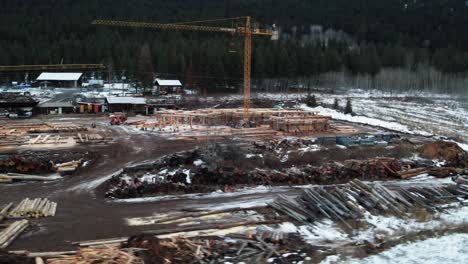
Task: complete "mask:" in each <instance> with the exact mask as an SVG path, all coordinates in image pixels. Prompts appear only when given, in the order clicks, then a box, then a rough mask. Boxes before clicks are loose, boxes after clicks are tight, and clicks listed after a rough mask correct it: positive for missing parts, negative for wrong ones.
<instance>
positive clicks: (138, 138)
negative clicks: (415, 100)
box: [0, 114, 433, 252]
mask: <svg viewBox="0 0 468 264" xmlns="http://www.w3.org/2000/svg"><path fill="white" fill-rule="evenodd" d="M149 119H151V118H148V117H141V116H137V117H130V118H129V120H128V121H127V122H129V123H132V122H134V121H141V120H149ZM44 123H50V124H59V123H66V124H69V123H73V124H74V125H77V126H82V127H84V128H86V129H87V131H88V132H87V133H88V134H99V135H104V138H106V139H108V140H107V141H106V142H104V144H87V143H86V142H85V141H86V140H82V139H81V137H77V133H76V132H73V133H72V137H73V138H74V139H73V140H74V142H72V143H70V144H68V143H67V144H64V145H63V146H59V145H57V144H53V143H52V144H44V145H39V146H37V147H36V146H34V144H32V143H31V141H34V137H31V139H29V141H28V142H29V143H26V144H22V145H21V146H20V147H18V148H11V147H0V155H1V154H12V153H15V152H16V153H18V154H19V155H21V153H23V152H24V151H30V152H34V151H51V152H54V151H68V152H75V151H76V152H92V153H94V154H93V155H92V158H89V159H90V160H89V162H88V163H87V164H86V165H85V166H82V167H80V168H79V169H78V170H76V171H75V172H73V173H72V174H71V175H63V177H62V179H60V180H56V181H48V182H42V181H38V182H27V181H24V182H15V183H12V184H0V193H1V196H0V204H6V203H9V202H13V203H19V202H20V201H21V200H22V199H24V198H26V197H29V198H36V197H41V198H48V199H49V200H51V201H56V202H58V204H59V209H58V210H57V213H56V215H55V216H54V217H47V218H43V219H32V220H31V222H32V227H31V228H30V229H28V230H27V232H25V233H24V234H23V235H22V236H21V237H19V238H18V239H16V240H15V242H14V243H13V244H12V245H11V246H10V247H9V248H8V250H28V251H38V252H41V251H60V250H70V249H74V248H76V247H75V246H73V245H72V242H75V241H85V240H95V239H106V238H119V237H129V236H132V235H135V234H139V233H141V232H144V231H148V230H155V229H156V230H158V228H162V226H161V225H158V224H156V223H154V224H152V223H149V224H148V223H146V224H129V219H130V221H131V219H134V220H135V221H140V220H141V219H140V218H145V217H148V216H151V215H158V214H161V215H164V214H169V215H170V214H175V213H182V212H187V211H193V210H197V209H198V210H206V209H207V208H211V209H213V210H215V209H216V208H226V205H231V206H232V208H234V207H235V206H236V205H242V204H249V203H250V204H255V203H256V202H263V203H265V201H268V202H270V201H273V200H274V199H275V198H277V197H278V195H279V194H281V195H286V196H289V197H294V196H297V195H299V194H300V193H301V192H302V191H303V188H302V187H300V186H296V185H294V186H292V185H288V184H279V185H278V186H274V187H267V188H266V191H265V190H263V191H256V190H255V188H253V190H252V191H251V192H248V191H247V192H242V191H239V192H237V190H236V189H233V190H229V193H228V195H211V196H210V195H206V194H205V195H202V194H194V195H178V194H175V195H168V196H164V197H152V196H151V195H148V196H143V197H140V198H141V199H136V200H133V201H127V200H126V199H117V200H116V199H109V198H107V197H106V191H107V189H106V188H107V186H106V182H107V181H108V180H109V179H111V178H112V177H113V176H116V175H119V174H121V173H122V170H123V169H124V168H126V167H132V166H136V165H141V164H151V163H154V162H156V161H157V160H158V159H159V158H161V157H163V156H165V155H171V154H174V153H178V152H183V151H189V150H193V149H196V148H206V147H207V145H213V144H216V143H220V144H238V143H239V142H247V143H249V144H251V143H252V142H269V141H271V140H277V141H281V140H283V139H284V138H285V137H284V136H278V137H267V138H266V137H264V136H262V137H256V136H246V137H243V136H235V137H233V136H220V135H219V134H208V133H207V134H204V133H205V132H204V131H203V130H200V131H198V132H196V136H194V135H193V134H188V135H187V134H184V131H176V132H174V131H167V132H166V133H164V132H163V133H161V131H154V130H142V129H141V128H138V127H135V126H132V125H120V126H111V125H110V124H109V118H108V116H105V115H92V114H89V115H85V116H83V115H69V116H66V117H62V118H59V117H53V116H41V117H40V118H33V119H27V120H15V121H11V120H0V125H1V126H2V127H3V126H4V127H6V126H8V125H15V124H20V125H21V124H24V125H28V124H44ZM332 126H334V127H346V130H345V131H344V132H341V133H339V135H343V136H353V135H370V134H384V133H394V134H395V133H396V132H395V131H390V130H385V129H382V128H376V127H373V126H368V125H364V124H356V123H350V122H347V121H338V120H333V121H332ZM58 133H60V132H58ZM396 134H399V133H396ZM67 135H69V136H70V135H71V134H70V133H68V134H67ZM83 135H84V133H83ZM336 135H337V133H335V132H323V133H316V134H313V135H308V136H302V135H301V136H298V138H318V137H324V138H326V137H330V136H336ZM401 135H402V136H403V135H404V137H405V138H406V139H407V140H409V141H413V142H419V143H424V142H431V141H433V140H432V139H430V138H428V137H424V136H417V135H409V134H401ZM52 137H53V136H51V138H52ZM43 138H44V137H42V139H43ZM58 138H60V137H58ZM287 138H291V137H287ZM58 140H59V139H57V141H58ZM40 141H41V138H39V139H38V142H40ZM46 141H47V140H45V139H44V142H46ZM404 144H405V143H402V144H401V145H397V147H396V149H395V148H394V149H393V150H390V149H386V146H384V145H381V146H380V145H375V146H358V147H354V148H346V149H342V148H340V147H336V146H334V147H330V148H324V149H322V150H320V152H319V153H320V155H317V156H316V158H314V160H310V161H309V162H308V163H311V164H313V165H317V166H319V165H321V164H322V163H325V162H327V161H332V162H343V161H345V160H349V159H356V160H366V159H373V158H376V157H377V156H380V157H382V156H386V154H388V153H393V154H392V155H393V158H402V157H406V156H408V155H409V154H411V153H410V151H409V150H407V149H406V147H405V145H404ZM32 146H33V147H32ZM245 154H247V153H243V154H242V155H245ZM383 180H388V179H383ZM393 181H395V182H398V181H400V180H399V179H393ZM252 187H254V186H252ZM130 200H131V199H130ZM228 207H229V206H228ZM253 207H255V206H253ZM232 221H239V219H237V220H236V217H233V220H232ZM173 226H175V225H171V224H170V223H169V224H167V225H164V228H168V229H170V228H171V227H173Z"/></svg>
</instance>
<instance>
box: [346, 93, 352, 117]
mask: <svg viewBox="0 0 468 264" xmlns="http://www.w3.org/2000/svg"><path fill="white" fill-rule="evenodd" d="M352 113H353V106H352V105H351V98H349V97H348V99H347V100H346V107H345V114H352Z"/></svg>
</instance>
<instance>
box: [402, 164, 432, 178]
mask: <svg viewBox="0 0 468 264" xmlns="http://www.w3.org/2000/svg"><path fill="white" fill-rule="evenodd" d="M427 171H428V170H427V168H425V167H422V168H415V169H409V170H401V171H399V172H398V173H397V174H398V176H399V177H400V178H402V179H408V178H411V177H415V176H418V175H421V174H423V173H426V172H427Z"/></svg>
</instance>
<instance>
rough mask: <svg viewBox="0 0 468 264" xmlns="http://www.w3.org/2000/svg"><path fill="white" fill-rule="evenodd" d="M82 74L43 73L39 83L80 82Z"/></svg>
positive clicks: (38, 79) (38, 78)
mask: <svg viewBox="0 0 468 264" xmlns="http://www.w3.org/2000/svg"><path fill="white" fill-rule="evenodd" d="M82 74H83V73H81V72H43V73H41V75H39V77H37V79H36V80H37V81H78V79H80V77H81V75H82Z"/></svg>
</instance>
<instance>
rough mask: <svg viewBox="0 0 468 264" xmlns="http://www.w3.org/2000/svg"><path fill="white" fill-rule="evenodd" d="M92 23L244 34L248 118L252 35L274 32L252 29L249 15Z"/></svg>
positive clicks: (245, 96) (246, 115) (246, 118)
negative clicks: (235, 23)
mask: <svg viewBox="0 0 468 264" xmlns="http://www.w3.org/2000/svg"><path fill="white" fill-rule="evenodd" d="M240 19H244V20H245V24H244V26H239V27H216V26H204V25H192V24H193V23H203V22H214V21H228V20H240ZM92 24H94V25H104V26H116V27H132V28H153V29H170V30H188V31H205V32H220V33H231V34H238V35H243V36H244V100H243V101H244V112H243V116H244V121H248V120H249V116H250V115H249V110H250V83H251V68H252V35H259V36H272V37H274V36H275V34H274V32H273V31H271V30H266V29H252V22H251V17H250V16H246V17H235V18H222V19H211V20H202V21H191V22H181V23H172V24H162V23H149V22H132V21H115V20H94V21H93V23H92Z"/></svg>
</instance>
